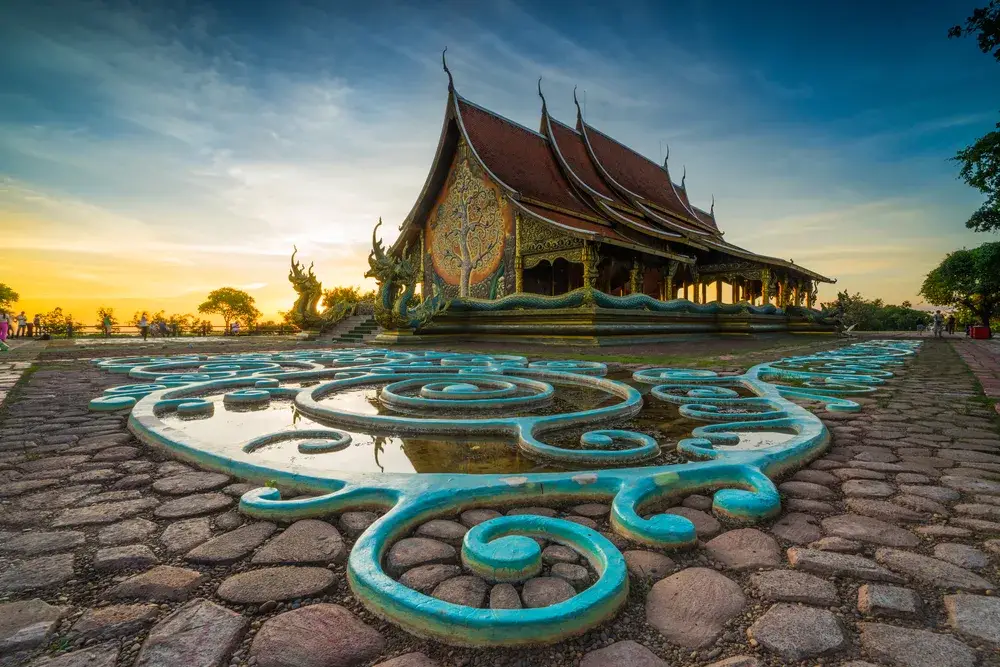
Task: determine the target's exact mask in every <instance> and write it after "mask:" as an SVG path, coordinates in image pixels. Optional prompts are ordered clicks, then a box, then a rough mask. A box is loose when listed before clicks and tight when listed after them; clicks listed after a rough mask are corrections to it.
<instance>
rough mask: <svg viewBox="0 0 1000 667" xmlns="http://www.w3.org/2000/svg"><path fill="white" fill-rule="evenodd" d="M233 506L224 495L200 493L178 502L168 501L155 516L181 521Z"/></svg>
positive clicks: (158, 509) (230, 500) (157, 509)
mask: <svg viewBox="0 0 1000 667" xmlns="http://www.w3.org/2000/svg"><path fill="white" fill-rule="evenodd" d="M232 504H233V499H232V498H230V497H229V496H227V495H225V494H224V493H200V494H195V495H193V496H185V497H183V498H178V499H176V500H168V501H167V502H165V503H163V504H162V505H160V506H159V507H157V508H156V511H155V512H154V514H155V515H156V516H157V517H159V518H161V519H181V518H184V517H189V516H200V515H202V514H211V513H212V512H217V511H219V510H221V509H225V508H227V507H229V506H230V505H232Z"/></svg>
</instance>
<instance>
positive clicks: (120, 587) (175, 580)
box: [108, 565, 206, 601]
mask: <svg viewBox="0 0 1000 667" xmlns="http://www.w3.org/2000/svg"><path fill="white" fill-rule="evenodd" d="M205 578H206V577H205V575H204V574H202V573H200V572H198V571H196V570H188V569H186V568H183V567H174V566H172V565H160V566H158V567H154V568H153V569H151V570H148V571H146V572H143V573H142V574H137V575H135V576H134V577H130V578H128V579H126V580H125V581H123V582H121V583H120V584H117V585H116V586H114V587H113V588H112V589H111V590H110V591H108V597H110V598H123V599H133V598H134V599H139V600H154V601H157V600H186V599H188V598H189V597H191V593H193V592H194V590H195V589H196V588H197V587H198V586H199V585H200V584H201V582H202V581H204V580H205Z"/></svg>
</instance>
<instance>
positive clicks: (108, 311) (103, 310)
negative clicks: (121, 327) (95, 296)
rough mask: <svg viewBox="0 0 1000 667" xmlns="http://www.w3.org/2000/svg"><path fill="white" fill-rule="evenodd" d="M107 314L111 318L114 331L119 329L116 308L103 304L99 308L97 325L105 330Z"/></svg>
mask: <svg viewBox="0 0 1000 667" xmlns="http://www.w3.org/2000/svg"><path fill="white" fill-rule="evenodd" d="M105 316H107V317H108V319H110V320H111V330H112V331H114V332H117V331H118V317H117V316H116V315H115V309H114V308H110V307H108V306H101V307H100V308H98V309H97V326H98V328H100V329H101V330H102V331H103V330H104V317H105Z"/></svg>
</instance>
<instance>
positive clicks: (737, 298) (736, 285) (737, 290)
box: [731, 280, 740, 303]
mask: <svg viewBox="0 0 1000 667" xmlns="http://www.w3.org/2000/svg"><path fill="white" fill-rule="evenodd" d="M731 285H732V288H733V303H739V302H740V286H739V283H738V282H737V281H735V280H734V281H733V282H732V283H731Z"/></svg>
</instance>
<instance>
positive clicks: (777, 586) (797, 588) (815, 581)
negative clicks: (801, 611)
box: [750, 570, 837, 607]
mask: <svg viewBox="0 0 1000 667" xmlns="http://www.w3.org/2000/svg"><path fill="white" fill-rule="evenodd" d="M750 586H751V587H752V588H754V589H756V590H757V592H758V593H760V595H761V597H763V598H765V599H767V600H773V601H775V602H803V603H805V604H814V605H818V606H821V607H831V606H833V605H836V604H837V587H836V586H834V585H833V584H832V583H830V582H829V581H827V580H826V579H820V578H819V577H816V576H813V575H811V574H806V573H804V572H796V571H795V570H771V571H770V572H758V573H757V574H754V575H753V576H751V577H750Z"/></svg>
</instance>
